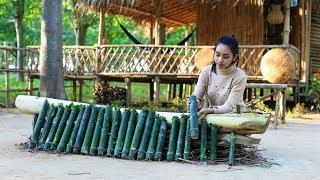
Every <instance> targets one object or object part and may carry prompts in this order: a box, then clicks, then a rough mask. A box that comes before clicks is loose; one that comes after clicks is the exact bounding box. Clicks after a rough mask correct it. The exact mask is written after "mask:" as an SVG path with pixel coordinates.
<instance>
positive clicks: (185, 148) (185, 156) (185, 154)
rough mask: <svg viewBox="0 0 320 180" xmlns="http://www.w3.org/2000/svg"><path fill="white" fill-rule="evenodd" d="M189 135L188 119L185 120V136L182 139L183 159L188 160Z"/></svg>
mask: <svg viewBox="0 0 320 180" xmlns="http://www.w3.org/2000/svg"><path fill="white" fill-rule="evenodd" d="M190 149H191V137H190V119H188V120H187V128H186V137H185V140H184V151H183V159H185V160H188V159H189V157H190Z"/></svg>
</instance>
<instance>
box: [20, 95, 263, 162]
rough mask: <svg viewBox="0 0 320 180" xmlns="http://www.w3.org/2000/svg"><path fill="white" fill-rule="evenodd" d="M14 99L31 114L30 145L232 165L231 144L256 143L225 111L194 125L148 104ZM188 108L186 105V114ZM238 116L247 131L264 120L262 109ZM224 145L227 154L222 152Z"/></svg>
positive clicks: (193, 118)
mask: <svg viewBox="0 0 320 180" xmlns="http://www.w3.org/2000/svg"><path fill="white" fill-rule="evenodd" d="M26 98H29V99H30V100H31V99H32V98H33V99H34V102H38V103H33V104H35V105H34V106H33V107H29V109H28V105H24V104H23V103H22V102H25V99H26ZM191 99H192V98H191ZM37 100H38V101H37ZM42 100H43V101H42ZM31 101H32V100H31ZM29 102H30V101H29ZM39 102H41V103H39ZM62 102H63V103H62ZM192 103H193V102H191V104H192ZM16 104H17V107H18V109H19V110H21V111H22V112H29V113H30V112H31V113H35V115H34V121H35V123H34V129H33V132H32V135H31V138H30V143H29V148H31V149H35V148H36V149H41V150H50V151H54V152H57V153H74V154H85V155H88V154H89V155H99V156H104V155H106V156H110V157H111V156H112V157H117V158H124V159H131V160H135V159H137V160H158V161H160V160H167V161H174V160H175V161H190V160H191V161H195V160H200V162H206V161H217V160H218V159H226V160H227V162H228V163H229V164H233V163H234V161H235V159H234V158H235V149H237V146H239V145H240V146H243V145H249V146H250V145H255V144H257V143H259V141H257V140H255V139H253V138H249V139H247V138H245V137H246V136H243V135H241V134H244V132H245V131H244V130H245V129H244V128H243V127H242V128H239V127H241V125H240V126H239V124H238V125H237V126H234V127H233V128H232V126H230V118H229V119H228V116H225V117H224V119H225V121H218V120H216V121H214V120H213V119H212V116H209V115H208V116H207V117H206V120H203V121H201V123H199V124H198V123H197V122H196V121H197V117H196V116H192V115H188V114H180V113H164V112H155V111H154V110H153V109H150V108H143V109H142V110H134V109H129V108H126V109H120V108H117V107H111V106H110V105H106V106H102V105H88V104H81V103H72V102H67V101H61V100H54V99H49V98H48V99H46V98H39V97H30V96H18V98H17V100H16ZM40 104H41V106H39V107H40V108H37V106H38V105H40ZM190 107H191V108H192V107H196V105H191V106H190ZM192 111H193V110H192V109H190V114H192V113H193V112H192ZM241 116H243V117H246V116H247V117H249V118H247V121H246V123H242V124H247V125H248V124H249V126H248V127H246V128H247V130H248V129H249V130H248V131H246V132H249V133H257V132H259V133H263V132H264V131H265V127H264V131H263V130H262V128H261V127H260V126H262V123H261V122H262V121H263V120H264V123H265V124H268V123H269V117H268V116H267V115H266V114H255V115H253V116H255V120H253V121H252V120H250V117H252V114H247V115H246V114H237V117H238V119H241ZM217 117H219V116H217ZM229 117H230V116H229ZM231 119H232V118H231ZM259 121H261V122H259ZM254 122H256V123H254ZM228 123H229V125H228ZM259 123H260V125H259ZM265 124H264V126H266V125H265ZM254 125H255V126H254ZM236 127H238V129H237V128H236ZM250 127H251V129H250ZM259 127H260V128H259ZM253 129H256V131H253ZM227 130H229V131H228V132H227ZM226 147H227V149H228V152H229V153H228V154H226V153H225V152H223V153H222V151H225V150H226ZM220 151H221V153H219V152H220Z"/></svg>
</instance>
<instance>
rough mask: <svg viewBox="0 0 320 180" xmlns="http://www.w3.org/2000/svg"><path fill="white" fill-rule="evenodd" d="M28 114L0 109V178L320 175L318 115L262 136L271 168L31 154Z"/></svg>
mask: <svg viewBox="0 0 320 180" xmlns="http://www.w3.org/2000/svg"><path fill="white" fill-rule="evenodd" d="M31 121H32V116H30V115H22V114H13V113H8V112H1V111H0V179H58V178H59V179H89V178H90V179H117V180H118V179H237V180H241V179H246V180H247V179H259V180H260V179H272V180H274V179H282V180H286V179H290V180H291V179H308V180H310V179H320V152H319V151H320V119H319V120H309V121H307V120H289V121H288V122H287V124H286V125H281V126H280V127H279V129H278V130H274V129H273V128H272V127H271V126H270V127H269V129H268V130H267V132H266V133H265V134H263V135H256V137H259V138H262V140H261V144H260V146H259V148H260V149H264V150H263V151H262V155H263V157H264V158H268V159H269V160H270V161H272V162H275V163H278V164H279V165H272V166H271V167H270V168H263V167H246V166H234V167H232V168H228V166H227V165H207V166H204V165H201V166H200V165H193V164H185V163H176V162H170V163H168V162H139V161H128V160H121V159H114V158H106V157H92V156H83V155H57V154H49V153H46V152H37V153H33V152H29V151H28V150H26V149H23V148H21V146H19V144H20V143H23V142H26V141H27V139H28V137H29V136H30V134H31Z"/></svg>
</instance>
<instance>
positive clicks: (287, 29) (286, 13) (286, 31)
mask: <svg viewBox="0 0 320 180" xmlns="http://www.w3.org/2000/svg"><path fill="white" fill-rule="evenodd" d="M289 36H290V1H289V0H285V2H284V26H283V44H289Z"/></svg>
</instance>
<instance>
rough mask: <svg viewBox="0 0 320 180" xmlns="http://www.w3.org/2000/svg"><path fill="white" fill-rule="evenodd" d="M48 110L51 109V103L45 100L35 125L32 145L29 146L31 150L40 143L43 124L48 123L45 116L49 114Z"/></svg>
mask: <svg viewBox="0 0 320 180" xmlns="http://www.w3.org/2000/svg"><path fill="white" fill-rule="evenodd" d="M48 108H49V103H48V101H47V100H45V102H44V103H43V104H42V106H41V110H40V113H39V116H38V119H37V122H36V123H35V127H34V131H33V133H32V136H31V139H30V144H29V148H30V149H32V148H35V147H36V145H37V143H38V139H39V136H40V131H41V129H42V126H43V124H44V123H45V121H46V119H45V116H46V114H47V110H48Z"/></svg>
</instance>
